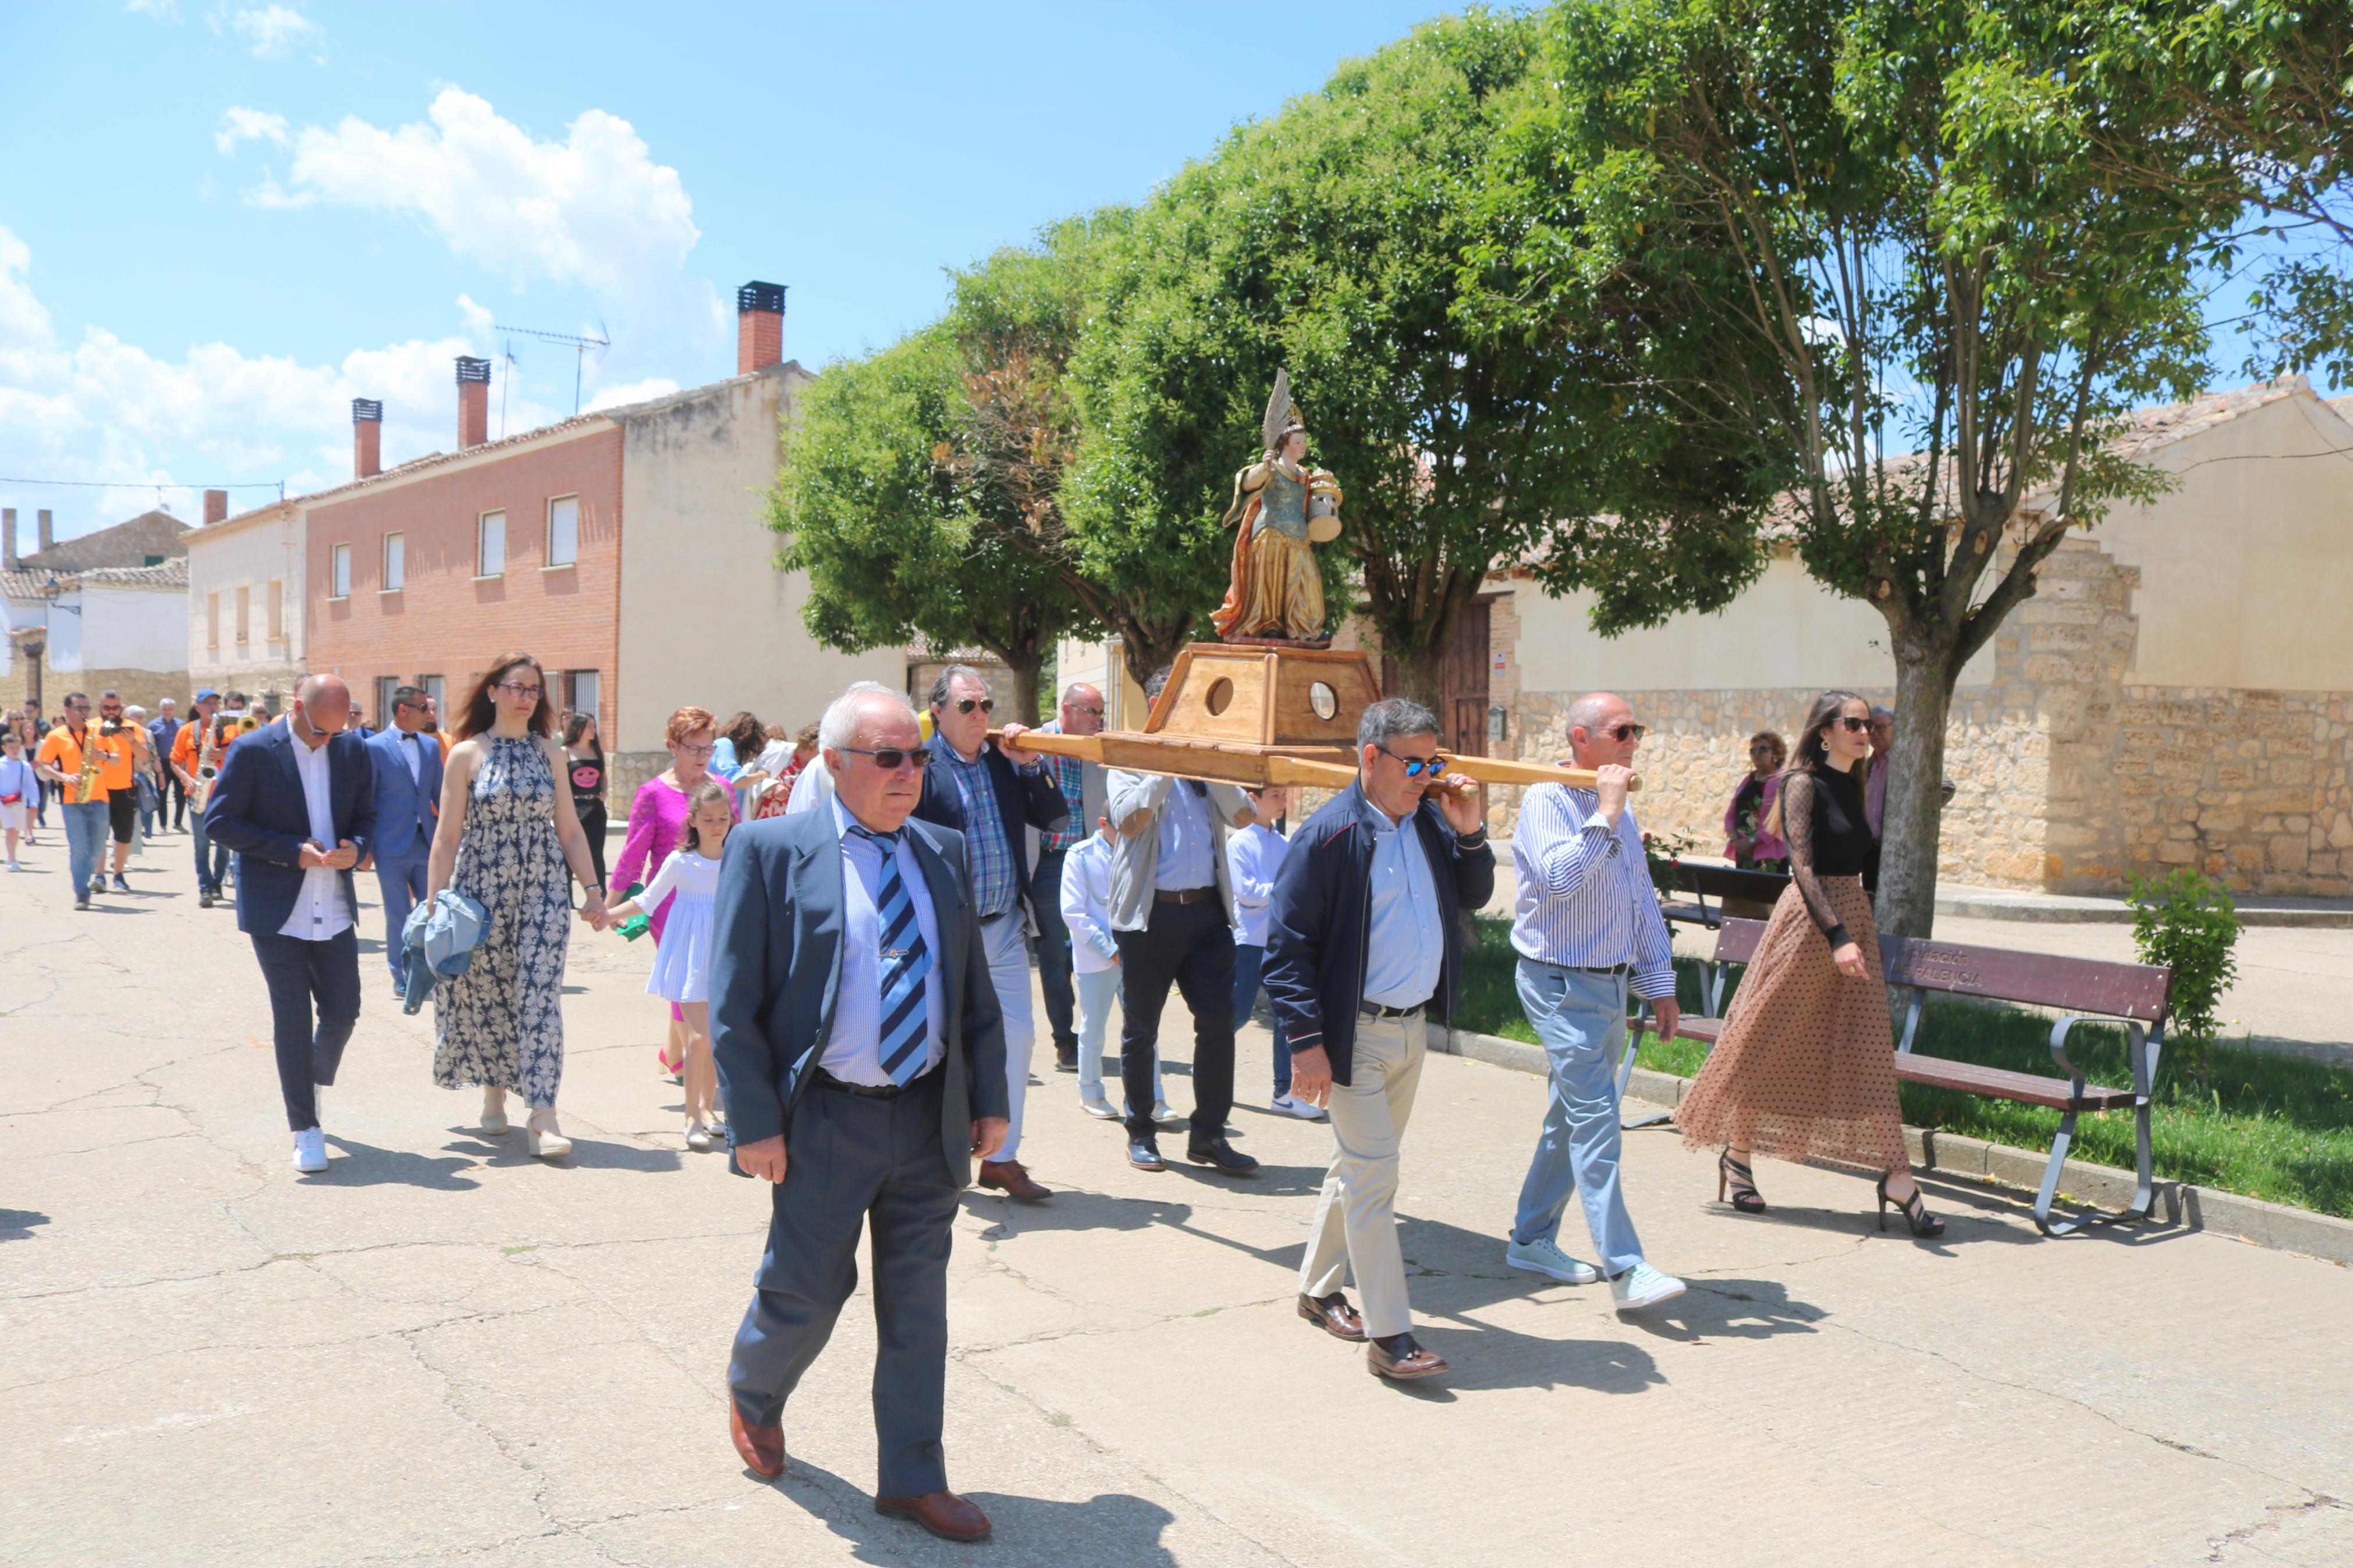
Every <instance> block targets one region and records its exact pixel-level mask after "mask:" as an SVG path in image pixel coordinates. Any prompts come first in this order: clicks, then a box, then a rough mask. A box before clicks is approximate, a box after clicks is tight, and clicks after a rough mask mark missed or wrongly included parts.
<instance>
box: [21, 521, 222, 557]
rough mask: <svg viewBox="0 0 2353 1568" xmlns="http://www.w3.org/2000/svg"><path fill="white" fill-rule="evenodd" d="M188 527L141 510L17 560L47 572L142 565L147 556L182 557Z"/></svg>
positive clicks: (185, 548)
mask: <svg viewBox="0 0 2353 1568" xmlns="http://www.w3.org/2000/svg"><path fill="white" fill-rule="evenodd" d="M188 531H189V525H188V524H186V523H185V522H182V521H180V520H179V519H178V518H176V517H174V516H173V515H172V514H171V513H170V512H168V511H142V512H141V513H140V514H139V515H138V516H137V517H134V518H132V519H131V520H129V521H125V522H118V523H116V524H115V525H114V526H113V527H111V528H101V529H98V530H96V531H92V532H90V533H84V534H78V535H76V536H75V537H74V538H72V539H61V540H59V541H58V542H57V543H55V544H52V545H50V546H49V547H48V548H47V550H37V551H35V552H32V553H31V554H30V555H20V556H18V557H17V558H16V564H18V565H19V566H25V567H30V568H33V569H34V570H37V571H46V572H81V571H86V570H88V569H89V568H90V567H92V566H143V565H145V564H146V563H147V557H149V556H150V555H166V556H171V555H185V554H186V553H187V552H188V547H187V545H186V544H185V543H183V542H182V537H183V536H184V535H185V534H186V533H187V532H188Z"/></svg>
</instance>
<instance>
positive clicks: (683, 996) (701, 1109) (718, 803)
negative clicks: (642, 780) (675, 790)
mask: <svg viewBox="0 0 2353 1568" xmlns="http://www.w3.org/2000/svg"><path fill="white" fill-rule="evenodd" d="M733 823H734V814H733V811H732V810H731V809H730V806H729V802H728V799H727V786H726V785H725V784H720V783H718V782H717V781H715V780H712V781H706V782H705V783H703V784H698V785H696V786H695V788H694V790H693V792H692V793H691V795H688V797H687V803H686V827H685V829H684V830H683V831H682V832H681V834H680V835H679V840H678V847H677V848H675V849H673V850H671V851H670V858H668V859H666V860H664V861H663V862H662V863H661V868H660V869H659V870H657V871H656V872H655V873H654V879H653V880H652V881H650V882H649V883H647V884H646V886H645V890H644V891H642V892H640V893H639V894H638V896H637V897H636V898H634V899H628V900H623V901H622V902H620V903H618V904H616V905H615V906H613V908H612V909H610V910H607V912H606V918H607V921H623V920H627V919H628V917H629V916H631V915H638V914H647V913H650V912H651V911H652V910H656V909H659V908H660V906H661V902H662V900H665V899H668V900H670V913H669V915H668V916H667V917H666V920H667V923H666V924H665V925H664V927H663V928H662V939H661V945H660V946H659V947H657V948H656V949H655V950H654V972H653V973H651V974H650V975H649V976H647V978H646V992H647V994H649V995H653V996H660V997H663V998H665V999H667V1000H669V1001H671V1002H675V1003H677V1004H678V1006H679V1011H681V1013H683V1014H685V1015H686V1071H685V1073H684V1074H683V1082H684V1084H685V1087H686V1146H687V1147H688V1148H690V1149H696V1150H703V1149H709V1148H710V1147H711V1146H712V1133H713V1131H714V1130H715V1129H716V1127H717V1125H718V1120H719V1118H718V1114H717V1110H716V1105H715V1102H716V1101H717V1100H718V1097H719V1071H718V1068H716V1067H715V1066H714V1065H713V1064H712V1059H711V934H712V902H713V900H715V898H716V897H717V895H718V892H719V851H720V849H721V847H723V845H725V844H726V842H727V830H728V828H729V827H730V826H733Z"/></svg>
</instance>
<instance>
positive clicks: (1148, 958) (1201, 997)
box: [1112, 894, 1234, 1144]
mask: <svg viewBox="0 0 2353 1568" xmlns="http://www.w3.org/2000/svg"><path fill="white" fill-rule="evenodd" d="M1112 940H1113V941H1114V942H1118V943H1119V1008H1120V1013H1121V1015H1122V1017H1121V1022H1120V1030H1119V1078H1120V1083H1121V1085H1122V1086H1123V1087H1124V1089H1125V1090H1126V1094H1127V1104H1128V1111H1129V1114H1128V1118H1127V1134H1128V1136H1129V1137H1131V1138H1149V1137H1150V1136H1152V1132H1153V1121H1152V1063H1153V1052H1154V1050H1155V1048H1156V1047H1158V1045H1159V1042H1160V1010H1161V1008H1163V1007H1164V1006H1166V1005H1167V1003H1168V987H1169V984H1170V983H1171V982H1174V983H1175V984H1176V989H1177V991H1178V992H1179V993H1181V994H1183V995H1184V998H1185V1005H1186V1006H1187V1007H1190V1008H1191V1009H1192V1010H1193V1129H1192V1133H1191V1135H1190V1139H1189V1141H1190V1142H1192V1143H1194V1144H1202V1143H1208V1142H1215V1141H1216V1140H1217V1139H1219V1138H1222V1137H1224V1136H1225V1133H1226V1117H1227V1115H1228V1114H1229V1112H1230V1111H1232V1110H1233V1108H1234V932H1233V928H1232V927H1231V926H1229V925H1228V924H1226V906H1225V902H1224V900H1221V899H1219V898H1218V897H1217V896H1216V895H1215V894H1212V895H1211V896H1210V897H1208V898H1206V899H1202V900H1198V902H1195V903H1190V904H1164V903H1161V902H1158V901H1157V900H1155V902H1154V903H1153V906H1152V921H1151V923H1150V924H1149V925H1147V926H1146V927H1145V929H1144V930H1142V931H1113V933H1112Z"/></svg>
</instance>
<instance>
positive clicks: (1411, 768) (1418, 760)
mask: <svg viewBox="0 0 2353 1568" xmlns="http://www.w3.org/2000/svg"><path fill="white" fill-rule="evenodd" d="M1373 749H1374V750H1375V751H1377V752H1380V754H1381V755H1383V756H1385V757H1391V758H1395V759H1396V761H1397V762H1398V763H1401V764H1403V765H1404V768H1405V776H1406V777H1408V778H1409V779H1418V778H1419V777H1421V775H1422V774H1424V773H1429V774H1431V775H1432V776H1435V775H1437V774H1439V773H1444V772H1445V771H1446V759H1445V758H1444V757H1442V756H1435V755H1433V756H1428V757H1400V756H1398V754H1397V753H1396V752H1392V751H1390V750H1389V749H1388V747H1387V746H1381V745H1376V746H1375V747H1374V748H1373Z"/></svg>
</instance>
